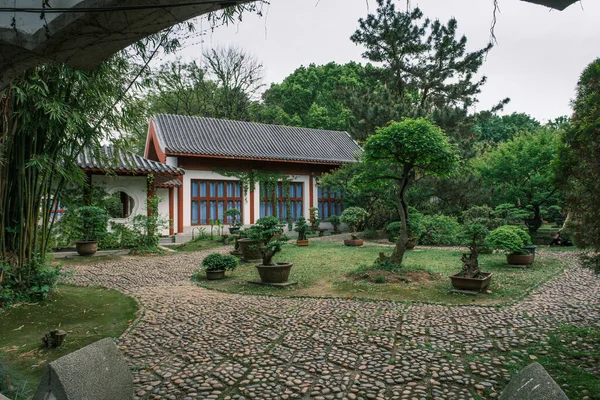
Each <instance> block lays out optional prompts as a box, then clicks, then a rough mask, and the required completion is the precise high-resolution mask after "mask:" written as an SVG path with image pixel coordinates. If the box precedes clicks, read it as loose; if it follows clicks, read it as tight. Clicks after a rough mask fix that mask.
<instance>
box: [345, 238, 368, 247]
mask: <svg viewBox="0 0 600 400" xmlns="http://www.w3.org/2000/svg"><path fill="white" fill-rule="evenodd" d="M364 243H365V241H364V240H362V239H345V240H344V245H346V246H362V245H363V244H364Z"/></svg>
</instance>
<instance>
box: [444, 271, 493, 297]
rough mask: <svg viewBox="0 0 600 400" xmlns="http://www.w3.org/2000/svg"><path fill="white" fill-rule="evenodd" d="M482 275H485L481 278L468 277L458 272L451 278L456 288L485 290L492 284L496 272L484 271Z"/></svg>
mask: <svg viewBox="0 0 600 400" xmlns="http://www.w3.org/2000/svg"><path fill="white" fill-rule="evenodd" d="M481 275H483V277H481V278H466V277H464V276H458V275H457V274H456V275H452V276H450V280H451V281H452V287H453V288H454V289H457V290H471V291H473V292H483V291H484V290H485V289H487V287H488V286H489V285H490V282H491V281H492V276H493V275H494V274H493V273H491V272H482V273H481Z"/></svg>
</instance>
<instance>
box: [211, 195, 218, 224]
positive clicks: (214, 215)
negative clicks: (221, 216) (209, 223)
mask: <svg viewBox="0 0 600 400" xmlns="http://www.w3.org/2000/svg"><path fill="white" fill-rule="evenodd" d="M210 219H212V220H213V223H214V222H215V220H216V219H217V202H216V201H214V200H212V201H211V202H210Z"/></svg>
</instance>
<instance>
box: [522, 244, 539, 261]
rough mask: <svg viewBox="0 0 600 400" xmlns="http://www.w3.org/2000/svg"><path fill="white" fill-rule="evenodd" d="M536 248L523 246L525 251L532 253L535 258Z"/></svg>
mask: <svg viewBox="0 0 600 400" xmlns="http://www.w3.org/2000/svg"><path fill="white" fill-rule="evenodd" d="M536 248H537V246H533V245H531V246H525V247H524V249H525V251H526V252H528V253H529V254H533V259H534V260H535V249H536Z"/></svg>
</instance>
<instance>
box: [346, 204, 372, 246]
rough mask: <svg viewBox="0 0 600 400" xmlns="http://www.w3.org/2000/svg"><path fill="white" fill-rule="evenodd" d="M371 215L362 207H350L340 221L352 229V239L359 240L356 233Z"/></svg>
mask: <svg viewBox="0 0 600 400" xmlns="http://www.w3.org/2000/svg"><path fill="white" fill-rule="evenodd" d="M368 215H369V214H368V213H367V210H365V209H364V208H361V207H349V208H346V209H345V210H344V212H343V213H342V215H341V216H340V221H342V222H343V223H344V224H346V225H348V228H349V229H350V234H351V235H352V239H353V240H356V239H358V236H357V235H356V231H357V229H358V228H359V226H361V225H362V224H363V223H364V222H365V219H366V218H367V216H368Z"/></svg>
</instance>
